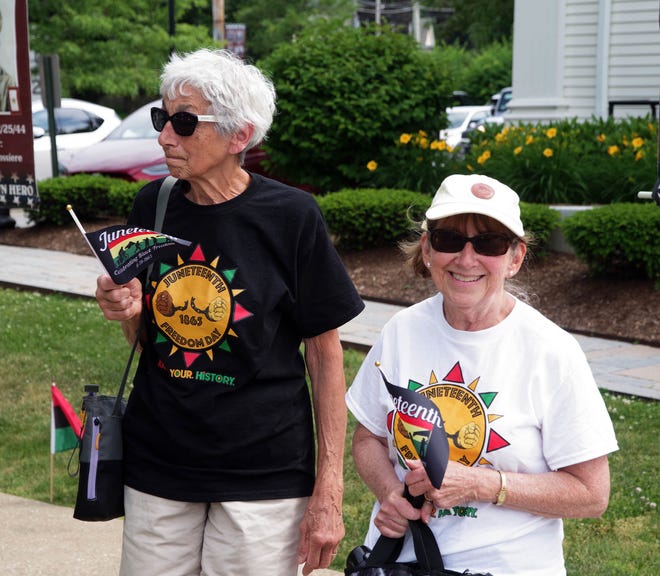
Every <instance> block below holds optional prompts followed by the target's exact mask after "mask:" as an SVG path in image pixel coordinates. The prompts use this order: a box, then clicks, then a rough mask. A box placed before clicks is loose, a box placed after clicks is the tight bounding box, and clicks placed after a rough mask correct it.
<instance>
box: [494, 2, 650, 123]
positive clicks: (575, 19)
mask: <svg viewBox="0 0 660 576" xmlns="http://www.w3.org/2000/svg"><path fill="white" fill-rule="evenodd" d="M659 9H660V5H659V4H658V1H657V0H516V2H515V10H514V33H513V34H514V39H513V83H512V86H513V100H512V101H511V103H510V112H509V114H508V115H507V120H508V121H511V122H542V121H549V120H556V119H562V118H579V119H587V118H590V117H591V116H594V115H595V116H607V114H608V104H609V103H610V102H611V101H613V100H652V101H657V100H658V99H659V98H660V24H659ZM650 111H651V108H650V106H648V105H636V106H622V105H617V106H615V108H614V113H615V116H624V115H634V116H644V115H645V114H648V113H649V112H650Z"/></svg>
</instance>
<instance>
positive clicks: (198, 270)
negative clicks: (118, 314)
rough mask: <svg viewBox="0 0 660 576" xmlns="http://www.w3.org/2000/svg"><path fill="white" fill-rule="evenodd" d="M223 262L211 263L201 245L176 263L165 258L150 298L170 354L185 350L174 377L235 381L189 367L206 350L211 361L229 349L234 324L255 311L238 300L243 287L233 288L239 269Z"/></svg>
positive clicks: (226, 383) (230, 382)
mask: <svg viewBox="0 0 660 576" xmlns="http://www.w3.org/2000/svg"><path fill="white" fill-rule="evenodd" d="M218 266H219V258H217V257H216V258H214V259H213V261H211V262H207V261H206V257H205V255H204V252H203V251H202V249H201V247H200V246H197V247H196V248H195V249H194V250H193V252H192V254H191V255H190V257H189V258H188V259H186V260H181V259H179V262H178V263H177V265H176V266H171V265H168V264H165V263H161V264H160V266H159V270H158V275H159V280H158V281H157V283H155V287H154V292H153V294H150V295H149V296H148V300H147V301H148V302H149V303H150V306H151V308H152V310H153V318H154V322H155V323H156V325H157V326H158V329H159V331H160V333H161V334H162V337H163V338H164V339H166V340H167V341H169V343H170V345H171V349H170V350H169V351H168V353H167V356H168V358H169V357H171V356H172V355H173V354H174V353H175V352H177V351H179V350H180V351H181V353H182V354H183V360H184V364H185V368H186V369H173V370H172V373H171V376H172V377H176V378H184V379H190V378H194V379H197V380H200V379H201V380H214V381H219V382H220V383H222V384H225V385H227V386H233V385H234V378H233V377H229V376H221V375H217V374H215V373H213V374H211V373H204V374H201V375H200V374H199V372H196V373H195V375H194V376H193V374H192V371H188V370H187V369H188V368H190V366H191V365H192V364H193V363H194V362H195V360H197V358H199V357H200V356H201V355H204V356H206V357H207V358H209V359H210V360H212V359H213V357H214V352H213V350H214V349H215V350H224V351H225V352H230V350H231V348H230V344H229V341H228V337H229V336H232V337H234V338H235V337H236V333H235V332H234V331H233V330H232V324H234V323H236V322H240V321H241V320H243V319H245V318H247V317H249V316H251V315H252V314H251V313H250V312H249V311H248V310H246V309H245V308H244V307H243V306H241V304H240V303H238V302H237V301H236V296H237V295H238V294H240V293H241V292H243V290H241V289H234V288H232V287H231V282H232V280H233V278H234V274H235V272H236V270H235V269H222V268H219V267H218Z"/></svg>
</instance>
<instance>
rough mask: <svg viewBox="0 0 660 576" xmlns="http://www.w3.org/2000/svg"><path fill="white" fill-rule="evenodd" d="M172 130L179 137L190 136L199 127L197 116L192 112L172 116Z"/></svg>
mask: <svg viewBox="0 0 660 576" xmlns="http://www.w3.org/2000/svg"><path fill="white" fill-rule="evenodd" d="M170 121H171V122H172V128H174V131H175V132H176V133H177V134H178V135H179V136H190V135H191V134H192V133H193V132H194V131H195V128H196V127H197V116H195V115H194V114H191V113H190V112H177V113H176V114H172V116H170Z"/></svg>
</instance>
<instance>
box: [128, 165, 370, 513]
mask: <svg viewBox="0 0 660 576" xmlns="http://www.w3.org/2000/svg"><path fill="white" fill-rule="evenodd" d="M251 177H252V181H251V183H250V185H249V187H248V188H247V189H246V190H245V191H244V192H243V193H242V194H240V195H239V196H237V197H236V198H233V199H231V200H229V201H227V202H223V203H221V204H216V205H211V206H203V205H198V204H194V203H192V202H190V201H189V200H188V199H187V198H186V197H185V195H184V191H185V187H186V186H187V183H185V182H182V181H179V182H178V183H177V184H176V185H175V186H174V188H173V190H172V193H171V196H170V200H169V204H168V208H167V213H166V215H165V221H164V224H163V228H162V231H163V232H165V233H166V234H170V235H172V236H176V237H178V238H182V239H184V240H189V241H191V242H192V244H191V245H190V247H189V248H186V247H182V249H181V251H180V252H179V254H178V256H177V257H176V258H173V259H168V260H165V261H162V262H159V263H157V264H156V265H155V266H154V269H153V272H152V275H151V277H150V278H149V279H148V280H147V281H146V283H145V290H144V291H145V312H146V325H147V334H146V337H147V344H146V345H145V349H144V350H143V352H142V355H141V357H140V363H139V365H138V370H137V373H136V377H135V386H134V389H133V391H132V392H131V395H130V398H129V402H128V408H127V411H126V415H125V418H124V437H125V440H124V444H125V446H124V450H125V453H124V461H125V473H126V478H125V482H126V484H127V485H129V486H131V487H133V488H135V489H137V490H140V491H143V492H147V493H150V494H154V495H156V496H161V497H164V498H169V499H174V500H184V501H223V500H259V499H273V498H289V497H300V496H306V495H309V494H311V491H312V487H313V484H314V464H315V449H314V436H313V422H312V411H311V404H310V398H309V392H308V387H307V383H306V380H305V364H304V360H303V358H302V356H301V353H300V345H301V341H302V338H307V337H312V336H316V335H319V334H321V333H323V332H325V331H327V330H330V329H333V328H337V327H339V326H341V325H342V324H344V323H346V322H347V321H349V320H350V319H351V318H353V317H355V316H356V315H357V314H359V312H360V311H361V310H362V309H363V307H364V304H363V303H362V301H361V299H360V297H359V296H358V294H357V292H356V290H355V287H354V285H353V283H352V282H351V280H350V278H349V276H348V274H347V273H346V271H345V269H344V267H343V264H342V263H341V260H340V259H339V256H338V255H337V253H336V251H335V249H334V247H333V246H332V244H331V242H330V240H329V238H328V234H327V231H326V228H325V224H324V221H323V218H322V216H321V213H320V210H319V208H318V205H317V204H316V201H315V200H314V198H313V197H312V196H310V195H309V194H307V193H306V192H303V191H301V190H297V189H295V188H292V187H290V186H286V185H284V184H281V183H279V182H276V181H274V180H270V179H268V178H264V177H262V176H260V175H257V174H251ZM160 183H161V181H156V182H152V183H150V184H147V185H146V186H145V187H144V188H143V189H142V190H141V191H140V192H139V193H138V195H137V198H136V201H135V204H134V207H133V210H132V212H131V215H130V217H129V224H130V225H137V226H140V227H144V228H147V229H153V227H154V218H155V207H156V198H157V194H158V189H159V187H160Z"/></svg>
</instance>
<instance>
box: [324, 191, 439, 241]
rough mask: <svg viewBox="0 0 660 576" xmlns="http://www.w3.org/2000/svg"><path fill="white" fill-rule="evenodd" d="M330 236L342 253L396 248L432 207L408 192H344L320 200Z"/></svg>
mask: <svg viewBox="0 0 660 576" xmlns="http://www.w3.org/2000/svg"><path fill="white" fill-rule="evenodd" d="M317 201H318V203H319V206H320V208H321V212H323V216H324V218H325V221H326V223H327V225H328V230H329V231H330V235H331V236H332V237H333V240H334V242H335V244H336V245H337V247H338V248H339V249H341V250H362V249H364V248H374V247H378V246H392V245H394V244H395V243H396V242H397V241H398V240H401V239H403V238H404V237H405V236H406V235H407V234H408V233H409V232H410V229H411V219H413V220H421V219H422V218H423V214H424V211H425V210H426V209H427V208H428V206H429V205H430V203H431V200H430V198H429V197H428V196H427V195H424V194H419V193H417V192H411V191H408V190H388V189H379V190H376V189H368V188H366V189H354V190H340V191H338V192H333V193H331V194H327V195H325V196H321V197H319V198H317Z"/></svg>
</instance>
